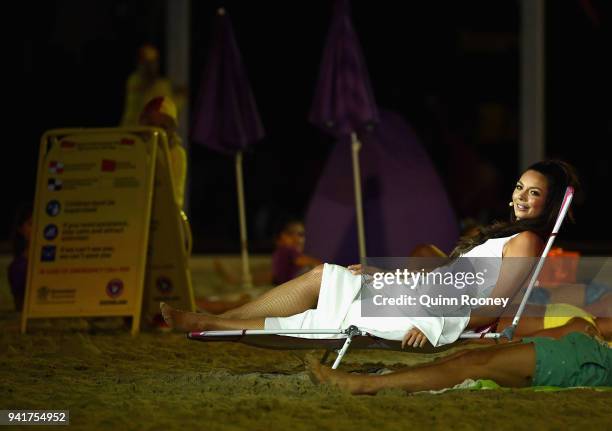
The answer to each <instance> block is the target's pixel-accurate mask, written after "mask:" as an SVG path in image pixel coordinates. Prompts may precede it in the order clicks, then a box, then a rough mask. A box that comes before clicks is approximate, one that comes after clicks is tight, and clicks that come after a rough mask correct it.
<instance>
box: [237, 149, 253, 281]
mask: <svg viewBox="0 0 612 431" xmlns="http://www.w3.org/2000/svg"><path fill="white" fill-rule="evenodd" d="M243 184H244V183H243V179H242V151H239V152H238V153H237V154H236V186H237V187H238V217H239V218H240V252H241V254H242V287H247V288H250V287H253V284H252V279H251V271H250V266H249V250H248V239H247V226H246V210H245V208H244V186H243Z"/></svg>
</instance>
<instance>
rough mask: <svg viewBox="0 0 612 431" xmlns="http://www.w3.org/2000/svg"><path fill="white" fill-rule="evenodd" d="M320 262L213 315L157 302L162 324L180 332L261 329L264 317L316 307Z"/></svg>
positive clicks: (320, 274)
mask: <svg viewBox="0 0 612 431" xmlns="http://www.w3.org/2000/svg"><path fill="white" fill-rule="evenodd" d="M322 277H323V265H319V266H317V267H316V268H314V269H312V270H311V271H308V272H307V273H306V274H303V275H301V276H299V277H297V278H295V279H293V280H291V281H288V282H287V283H283V284H281V285H280V286H277V287H275V288H274V289H272V290H270V291H268V292H266V293H264V294H263V295H262V296H260V297H259V298H257V299H255V300H253V301H251V302H248V303H246V304H244V305H241V306H240V307H237V308H235V309H233V310H229V311H226V312H225V313H223V314H221V315H219V316H215V315H211V314H204V313H191V312H188V311H182V310H177V309H175V308H173V307H170V306H169V305H168V304H163V303H162V304H160V308H161V310H162V315H163V317H164V320H165V321H166V323H167V324H168V325H169V326H170V327H172V328H175V329H177V330H180V331H204V330H214V329H262V328H263V327H264V319H265V317H286V316H291V315H293V314H298V313H301V312H303V311H306V310H308V309H310V308H313V307H315V306H316V303H317V299H318V298H319V291H320V289H321V279H322Z"/></svg>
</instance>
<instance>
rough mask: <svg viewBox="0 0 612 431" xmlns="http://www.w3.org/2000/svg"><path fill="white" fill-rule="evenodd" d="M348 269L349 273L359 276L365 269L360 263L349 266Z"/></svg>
mask: <svg viewBox="0 0 612 431" xmlns="http://www.w3.org/2000/svg"><path fill="white" fill-rule="evenodd" d="M346 269H348V270H349V271H351V273H353V275H359V274H361V273H362V272H363V267H362V266H361V264H360V263H356V264H354V265H349V266H347V267H346Z"/></svg>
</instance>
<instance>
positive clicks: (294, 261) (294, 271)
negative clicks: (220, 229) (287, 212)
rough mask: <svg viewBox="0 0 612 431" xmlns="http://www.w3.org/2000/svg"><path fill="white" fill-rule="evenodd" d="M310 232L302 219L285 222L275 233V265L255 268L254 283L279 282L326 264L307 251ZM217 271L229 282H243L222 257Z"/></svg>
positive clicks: (276, 283) (216, 265)
mask: <svg viewBox="0 0 612 431" xmlns="http://www.w3.org/2000/svg"><path fill="white" fill-rule="evenodd" d="M305 241H306V232H305V228H304V222H303V221H302V220H300V219H289V220H288V221H285V222H284V223H283V224H282V225H281V228H280V229H279V230H277V232H276V234H275V236H274V242H275V248H274V252H273V253H272V267H271V268H269V267H267V268H260V269H255V270H254V271H253V284H255V285H258V286H261V285H270V284H273V285H279V284H283V283H285V282H287V281H289V280H292V279H294V278H295V277H297V276H299V275H301V274H303V273H305V272H308V271H309V270H310V269H312V268H314V267H315V266H317V265H320V264H321V263H322V261H321V260H319V259H317V258H316V257H312V256H309V255H307V254H305V253H304V244H305ZM214 266H215V270H216V271H217V273H218V274H219V275H221V277H222V278H223V279H224V280H225V281H226V282H228V283H231V284H239V283H240V276H239V275H238V274H233V273H232V272H231V271H230V270H228V269H227V268H226V267H225V266H224V265H223V264H222V263H221V262H220V261H219V260H216V261H215V262H214Z"/></svg>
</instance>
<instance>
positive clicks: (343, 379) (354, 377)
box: [307, 343, 535, 395]
mask: <svg viewBox="0 0 612 431" xmlns="http://www.w3.org/2000/svg"><path fill="white" fill-rule="evenodd" d="M307 367H308V371H309V373H310V377H311V379H312V380H313V381H314V382H315V383H325V384H331V385H334V386H338V387H340V388H342V389H344V390H347V391H348V392H350V393H352V394H368V395H373V394H376V393H377V392H378V391H380V390H382V389H394V388H395V389H403V390H405V391H407V392H417V391H425V390H438V389H444V388H448V387H452V386H454V385H456V384H459V383H461V382H463V381H464V380H465V379H474V380H476V379H491V380H495V381H496V382H497V383H499V384H500V385H502V386H507V387H524V386H529V385H530V384H531V380H532V376H533V374H534V371H535V349H534V347H533V344H531V343H529V344H520V343H511V344H504V345H499V346H491V347H488V348H483V349H475V350H468V351H463V352H458V353H457V354H454V355H452V357H449V358H443V359H441V360H438V361H435V362H432V363H428V364H424V365H420V366H416V367H412V368H407V369H403V370H401V371H397V372H394V373H390V374H386V375H382V376H370V375H363V374H349V373H346V372H344V371H338V370H332V369H331V368H329V367H326V366H324V365H321V364H320V363H319V361H317V360H315V359H314V358H309V360H308V365H307Z"/></svg>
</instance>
